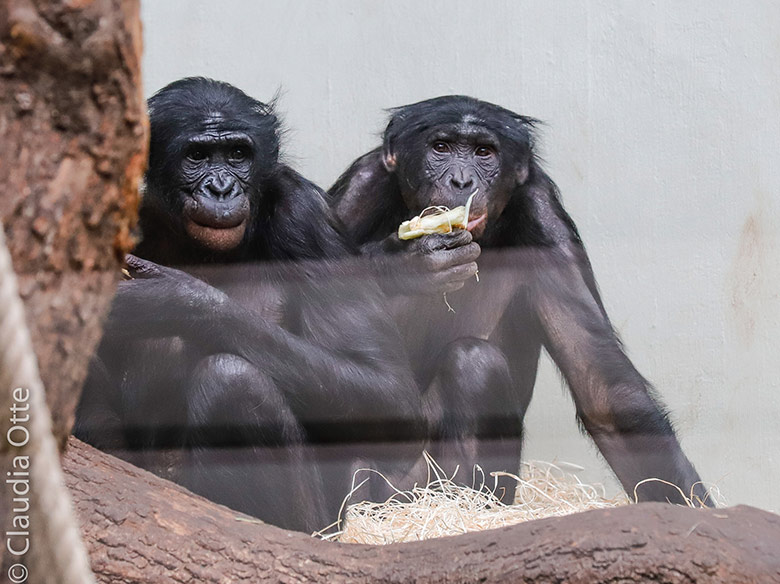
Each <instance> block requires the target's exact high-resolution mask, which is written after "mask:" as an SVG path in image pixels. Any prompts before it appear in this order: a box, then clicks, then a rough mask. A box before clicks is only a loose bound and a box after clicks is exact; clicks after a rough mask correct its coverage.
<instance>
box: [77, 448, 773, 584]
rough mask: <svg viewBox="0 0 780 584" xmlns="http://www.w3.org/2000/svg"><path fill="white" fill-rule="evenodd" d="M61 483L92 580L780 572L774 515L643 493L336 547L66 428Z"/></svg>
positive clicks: (485, 578)
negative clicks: (484, 526) (486, 527)
mask: <svg viewBox="0 0 780 584" xmlns="http://www.w3.org/2000/svg"><path fill="white" fill-rule="evenodd" d="M64 468H65V473H66V478H67V482H68V486H69V487H70V489H71V493H72V495H73V498H74V502H75V505H76V508H77V512H78V515H79V518H80V521H81V525H82V529H83V532H84V534H85V536H86V540H87V546H88V548H89V552H90V558H91V561H92V568H93V570H94V571H95V574H96V576H97V577H98V581H100V582H105V583H111V584H119V583H144V584H145V583H149V584H151V583H163V582H165V583H169V582H204V583H210V582H214V583H217V582H220V583H224V582H235V581H239V580H247V581H251V582H254V583H258V582H329V583H331V582H379V583H384V582H386V583H391V582H392V583H400V582H426V583H436V582H447V583H450V582H484V583H488V582H501V583H508V582H533V583H538V582H571V583H577V582H583V583H585V582H587V583H592V582H620V583H630V582H647V581H652V582H669V583H678V582H688V583H690V582H698V583H701V582H723V583H726V582H728V583H736V582H740V583H747V582H756V583H758V582H762V583H767V582H780V516H777V515H774V514H772V513H768V512H766V511H761V510H758V509H755V508H752V507H745V506H740V507H734V508H729V509H706V510H701V509H689V508H683V507H674V506H671V505H665V504H660V503H643V504H640V505H630V506H626V507H619V508H615V509H608V510H598V511H589V512H586V513H580V514H576V515H569V516H567V517H560V518H553V519H543V520H539V521H532V522H528V523H524V524H520V525H515V526H512V527H506V528H502V529H496V530H491V531H484V532H481V533H471V534H466V535H461V536H458V537H452V538H442V539H436V540H428V541H424V542H418V543H407V544H394V545H388V546H365V545H353V544H337V543H331V542H325V541H321V540H317V539H314V538H311V537H309V536H308V535H306V534H303V533H294V532H289V531H284V530H282V529H278V528H276V527H273V526H270V525H261V524H257V523H247V522H244V521H240V520H237V519H236V518H237V517H241V515H240V514H239V513H236V512H234V511H231V510H230V509H227V508H226V507H222V506H219V505H215V504H213V503H210V502H209V501H206V500H205V499H203V498H201V497H198V496H196V495H193V494H191V493H189V492H188V491H186V490H185V489H183V488H182V487H179V486H177V485H174V484H173V483H169V482H167V481H165V480H163V479H160V478H158V477H156V476H154V475H152V474H150V473H147V472H145V471H143V470H140V469H138V468H136V467H133V466H131V465H129V464H127V463H125V462H122V461H120V460H119V459H117V458H114V457H112V456H109V455H107V454H104V453H101V452H99V451H97V450H95V449H93V448H91V447H89V446H87V445H85V444H83V443H80V442H79V441H77V440H75V439H72V440H71V444H70V446H69V448H68V450H67V453H66V455H65V459H64Z"/></svg>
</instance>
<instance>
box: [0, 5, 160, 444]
mask: <svg viewBox="0 0 780 584" xmlns="http://www.w3.org/2000/svg"><path fill="white" fill-rule="evenodd" d="M140 58H141V23H140V18H139V5H138V0H59V1H52V2H42V1H39V0H4V1H3V2H0V219H2V221H3V224H4V226H5V230H6V239H7V243H8V247H9V250H10V252H11V256H12V258H13V262H14V267H15V270H16V272H17V274H18V276H19V284H20V290H21V294H22V297H23V299H24V301H25V308H26V311H27V322H28V325H29V327H30V332H31V335H32V339H33V343H34V345H35V349H36V353H37V355H38V361H39V365H40V369H41V377H42V378H43V380H44V383H45V385H46V390H47V400H48V403H49V407H50V409H51V411H52V414H53V418H54V420H53V421H54V431H55V435H56V436H57V437H58V438H59V440H60V444H61V445H63V446H64V444H65V440H66V438H67V435H68V434H69V433H70V428H71V426H72V422H73V412H74V409H75V404H76V400H77V399H78V396H79V394H80V391H81V384H82V383H83V380H84V376H85V372H86V367H87V363H88V360H89V357H90V356H91V354H92V352H93V350H94V347H95V345H96V343H97V341H98V340H99V338H100V326H101V322H102V318H103V316H104V314H105V311H106V309H107V307H108V304H109V302H110V301H111V297H112V296H113V293H114V288H115V285H116V282H117V281H118V279H119V269H118V267H119V261H120V259H121V258H122V257H123V255H124V253H125V252H127V251H128V250H129V249H130V247H131V244H132V239H131V237H130V233H131V229H132V227H133V225H134V223H135V221H136V216H137V204H138V185H139V181H140V180H141V177H142V175H143V170H144V168H145V164H146V134H147V129H146V117H145V110H146V108H145V104H144V99H143V94H142V92H141V82H140ZM1 389H2V390H3V391H8V390H9V389H10V388H1Z"/></svg>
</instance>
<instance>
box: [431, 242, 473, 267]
mask: <svg viewBox="0 0 780 584" xmlns="http://www.w3.org/2000/svg"><path fill="white" fill-rule="evenodd" d="M481 252H482V249H481V248H480V247H479V244H477V243H470V244H468V245H467V246H465V247H456V248H455V249H441V250H439V251H437V252H435V253H432V254H430V255H428V256H425V262H426V264H427V266H428V269H429V270H437V271H438V270H446V269H447V268H451V267H452V266H459V265H464V264H468V263H470V262H475V261H476V260H477V258H479V254H480V253H481Z"/></svg>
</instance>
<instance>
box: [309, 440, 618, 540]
mask: <svg viewBox="0 0 780 584" xmlns="http://www.w3.org/2000/svg"><path fill="white" fill-rule="evenodd" d="M426 459H427V462H428V472H429V479H428V484H427V485H426V486H424V487H422V486H418V485H415V487H414V488H413V489H412V490H410V491H400V490H396V492H395V494H394V495H393V496H392V497H390V498H389V499H388V500H387V501H385V502H384V503H372V502H370V501H364V502H362V503H357V504H354V505H350V506H348V507H346V512H345V513H344V512H343V510H342V514H341V515H342V517H340V519H341V521H339V522H337V523H335V524H334V525H332V526H330V527H329V528H326V529H325V530H323V531H322V532H320V533H318V534H315V535H318V536H319V537H322V538H324V539H330V540H335V541H339V542H342V543H364V544H373V545H381V544H389V543H397V542H404V541H419V540H423V539H429V538H433V537H444V536H449V535H460V534H462V533H467V532H469V531H481V530H484V529H493V528H496V527H503V526H505V525H513V524H516V523H521V522H523V521H530V520H532V519H542V518H544V517H554V516H562V515H568V514H570V513H576V512H579V511H587V510H589V509H603V508H606V507H617V506H618V505H626V504H628V502H629V499H628V497H626V496H625V495H620V496H617V497H614V498H611V499H610V498H607V497H606V496H605V493H604V488H603V487H602V486H601V485H587V484H584V483H583V482H581V481H580V480H579V479H578V478H577V477H576V475H574V474H572V473H569V472H566V471H564V470H563V469H562V468H560V467H559V466H556V465H555V464H551V463H547V462H538V461H531V462H524V463H523V464H522V468H521V473H520V474H521V476H515V475H509V474H505V475H504V476H510V477H512V478H514V479H515V480H516V481H517V491H516V495H515V503H514V504H513V505H506V504H503V503H501V502H500V501H499V500H498V498H497V497H496V495H495V494H494V489H495V487H493V488H492V489H491V488H489V487H488V486H487V485H486V484H485V483H486V481H485V478H486V477H485V476H484V474H483V473H482V471H481V469H479V467H477V468H475V471H474V481H473V485H474V486H473V487H468V486H463V485H461V484H458V483H456V482H455V481H454V480H453V479H454V477H455V474H456V473H457V469H456V471H455V473H453V474H452V475H451V476H449V477H448V476H447V475H446V474H445V473H444V472H443V471H442V469H441V468H440V467H439V466H438V465H437V464H436V463H435V462H434V461H433V460H432V459H431V458H430V457H429V456H427V455H426ZM361 472H375V471H371V470H365V471H358V472H357V473H355V475H356V476H355V477H354V478H353V489H352V491H351V492H350V494H349V495H348V496H347V500H349V499H350V498H354V496H355V494H356V493H358V492H359V489H360V486H361V484H362V483H361V484H358V485H357V486H354V483H355V481H356V480H357V475H358V474H359V473H361ZM489 480H494V479H489ZM391 486H392V485H391ZM347 500H345V505H346V502H347ZM344 520H345V521H344ZM339 526H341V527H342V528H343V529H341V530H339V529H338V528H339ZM334 529H335V530H336V531H333V530H334Z"/></svg>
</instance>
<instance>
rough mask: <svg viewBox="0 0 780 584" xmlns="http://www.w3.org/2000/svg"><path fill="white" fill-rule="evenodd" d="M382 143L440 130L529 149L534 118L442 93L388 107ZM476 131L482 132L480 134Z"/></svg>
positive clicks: (405, 140)
mask: <svg viewBox="0 0 780 584" xmlns="http://www.w3.org/2000/svg"><path fill="white" fill-rule="evenodd" d="M391 113H392V115H391V118H390V122H389V123H388V125H387V129H386V130H385V146H386V147H387V148H388V149H390V150H392V149H394V148H395V147H398V145H399V144H403V143H413V142H416V141H418V140H419V139H420V138H423V139H428V138H430V136H431V135H432V134H433V133H435V132H437V131H441V132H442V133H447V135H449V136H456V137H457V136H462V137H464V138H465V139H469V140H471V139H479V138H485V139H490V138H492V139H493V140H498V142H499V144H500V146H501V147H502V148H504V149H506V148H509V149H512V150H515V149H522V150H530V148H531V147H532V142H533V129H534V127H535V125H536V124H537V123H538V122H537V120H535V119H533V118H529V117H527V116H522V115H520V114H516V113H514V112H512V111H510V110H508V109H505V108H503V107H501V106H498V105H495V104H492V103H488V102H486V101H480V100H478V99H475V98H473V97H468V96H465V95H445V96H442V97H435V98H433V99H428V100H425V101H420V102H417V103H413V104H410V105H405V106H402V107H398V108H394V109H392V110H391ZM480 132H482V133H481V134H480Z"/></svg>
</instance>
